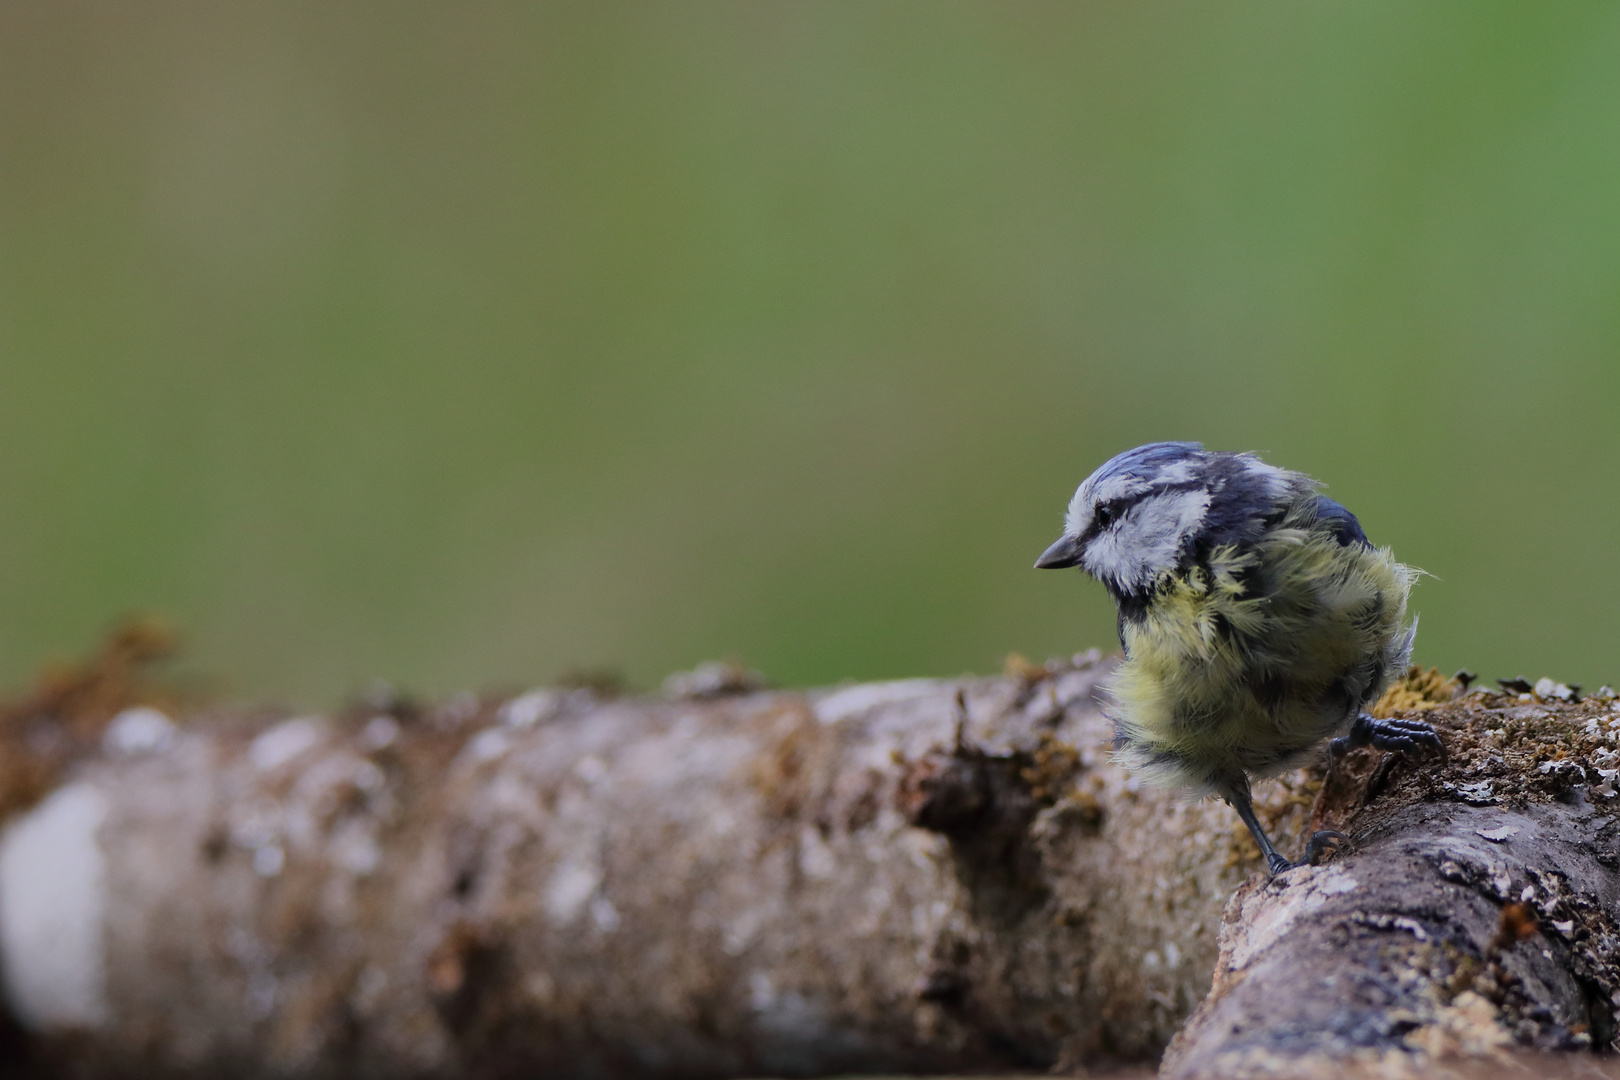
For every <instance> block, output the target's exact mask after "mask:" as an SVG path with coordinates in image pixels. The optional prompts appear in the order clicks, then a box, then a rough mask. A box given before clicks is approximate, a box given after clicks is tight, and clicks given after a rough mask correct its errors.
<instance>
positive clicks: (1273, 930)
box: [1230, 866, 1360, 971]
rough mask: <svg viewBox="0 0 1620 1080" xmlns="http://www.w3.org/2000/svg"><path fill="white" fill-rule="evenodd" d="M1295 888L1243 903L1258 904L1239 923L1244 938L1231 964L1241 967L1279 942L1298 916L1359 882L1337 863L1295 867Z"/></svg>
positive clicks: (1235, 967)
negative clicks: (1308, 868) (1297, 869)
mask: <svg viewBox="0 0 1620 1080" xmlns="http://www.w3.org/2000/svg"><path fill="white" fill-rule="evenodd" d="M1295 873H1296V875H1297V876H1296V879H1295V884H1294V886H1293V887H1292V888H1290V889H1288V890H1287V891H1286V892H1284V893H1282V894H1280V895H1278V894H1275V893H1256V894H1255V895H1254V896H1252V897H1251V898H1250V899H1249V900H1248V902H1247V903H1246V904H1245V905H1244V906H1245V908H1250V907H1254V908H1258V910H1257V911H1255V913H1254V914H1253V915H1252V916H1250V917H1248V918H1246V919H1243V920H1239V921H1238V923H1237V924H1235V925H1237V926H1240V927H1241V928H1242V936H1241V938H1240V939H1239V940H1238V941H1237V942H1236V943H1235V944H1234V945H1233V947H1232V954H1231V962H1230V963H1231V967H1232V969H1233V970H1234V971H1241V970H1242V969H1244V968H1246V967H1248V966H1249V964H1250V963H1252V962H1253V961H1254V959H1255V958H1256V957H1258V956H1259V955H1260V954H1261V953H1263V952H1265V951H1266V950H1267V949H1269V948H1270V947H1271V946H1272V945H1274V944H1276V943H1277V941H1279V940H1280V939H1281V938H1282V937H1283V935H1285V934H1287V933H1288V931H1289V930H1290V929H1292V928H1293V926H1294V924H1295V923H1297V922H1299V920H1301V919H1303V918H1306V917H1307V916H1309V915H1312V914H1314V913H1315V912H1316V911H1319V910H1320V909H1321V908H1322V906H1323V905H1324V904H1326V903H1327V902H1328V897H1330V896H1337V895H1341V894H1343V893H1347V892H1351V891H1353V890H1355V889H1357V888H1359V887H1360V882H1358V881H1357V880H1356V879H1355V878H1353V877H1351V876H1350V875H1349V874H1348V873H1346V872H1345V871H1344V870H1343V869H1341V868H1339V867H1337V866H1327V867H1319V868H1315V869H1310V870H1306V869H1304V868H1302V870H1301V871H1295Z"/></svg>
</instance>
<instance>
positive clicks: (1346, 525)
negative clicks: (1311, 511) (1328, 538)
mask: <svg viewBox="0 0 1620 1080" xmlns="http://www.w3.org/2000/svg"><path fill="white" fill-rule="evenodd" d="M1316 520H1318V521H1320V522H1322V523H1323V524H1325V525H1326V526H1327V527H1328V529H1329V531H1331V532H1332V533H1333V537H1334V539H1336V540H1338V541H1339V543H1340V544H1341V545H1342V546H1344V547H1349V546H1351V545H1352V544H1360V545H1361V546H1362V547H1372V541H1370V540H1368V539H1367V534H1366V533H1365V532H1363V531H1362V529H1361V522H1359V521H1357V520H1356V515H1354V514H1352V513H1351V512H1350V511H1348V510H1346V509H1345V508H1344V507H1342V506H1340V505H1339V504H1338V503H1336V502H1334V501H1333V500H1332V499H1330V498H1328V497H1327V496H1326V495H1318V496H1317V497H1316Z"/></svg>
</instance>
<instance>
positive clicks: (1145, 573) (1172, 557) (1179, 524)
mask: <svg viewBox="0 0 1620 1080" xmlns="http://www.w3.org/2000/svg"><path fill="white" fill-rule="evenodd" d="M1289 487H1290V474H1289V473H1287V472H1285V471H1284V470H1282V469H1277V468H1273V467H1272V466H1270V465H1267V464H1265V463H1264V462H1262V461H1260V460H1259V459H1258V458H1256V457H1253V456H1252V455H1249V454H1227V453H1215V452H1211V451H1207V450H1205V449H1204V448H1203V446H1201V445H1200V444H1198V443H1191V442H1161V443H1148V444H1147V445H1146V446H1138V447H1137V448H1136V449H1134V450H1127V451H1125V452H1124V453H1123V454H1119V455H1118V456H1116V457H1114V458H1111V459H1110V460H1109V461H1108V462H1107V463H1105V464H1104V465H1103V466H1102V467H1101V468H1100V469H1098V470H1097V471H1096V472H1094V473H1092V474H1091V475H1090V476H1088V477H1086V480H1085V483H1083V484H1081V485H1080V488H1079V490H1077V491H1076V492H1075V493H1074V498H1073V499H1071V500H1070V501H1069V511H1068V514H1067V516H1066V517H1065V518H1064V523H1063V524H1064V527H1063V535H1062V536H1060V537H1059V538H1058V540H1057V542H1056V543H1054V544H1053V545H1052V546H1051V547H1049V548H1047V549H1046V551H1045V552H1043V553H1042V554H1041V557H1040V558H1039V559H1038V560H1036V562H1035V566H1036V567H1037V568H1038V569H1042V570H1051V569H1060V568H1063V567H1068V566H1078V567H1080V568H1081V569H1082V570H1084V571H1086V573H1088V574H1090V575H1091V576H1092V577H1094V578H1096V579H1097V580H1099V581H1101V582H1102V583H1103V584H1104V585H1106V586H1107V587H1108V590H1109V592H1111V593H1113V594H1114V596H1115V597H1116V598H1118V597H1122V596H1140V595H1142V594H1143V593H1145V592H1146V591H1148V590H1149V589H1151V588H1152V586H1153V584H1154V582H1155V581H1157V580H1158V579H1159V578H1160V576H1161V575H1163V574H1165V573H1167V572H1169V571H1172V570H1175V569H1176V568H1177V567H1179V566H1181V565H1183V564H1184V562H1185V560H1186V559H1187V557H1188V555H1189V554H1190V553H1191V552H1192V550H1193V548H1194V546H1195V544H1196V543H1197V541H1198V540H1199V539H1200V538H1201V537H1208V536H1210V535H1212V534H1213V533H1216V532H1226V531H1228V530H1229V529H1230V528H1231V527H1232V526H1233V525H1235V524H1237V521H1238V519H1239V518H1241V519H1243V520H1244V521H1248V520H1252V512H1253V510H1254V509H1258V508H1259V507H1261V506H1270V505H1271V504H1272V503H1274V501H1275V500H1276V499H1277V498H1278V497H1279V496H1280V495H1282V494H1283V493H1284V492H1285V491H1286V490H1287V489H1288V488H1289ZM1234 511H1241V513H1234Z"/></svg>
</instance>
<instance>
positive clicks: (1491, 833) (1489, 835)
mask: <svg viewBox="0 0 1620 1080" xmlns="http://www.w3.org/2000/svg"><path fill="white" fill-rule="evenodd" d="M1518 831H1519V829H1518V826H1516V825H1499V826H1497V827H1496V828H1494V829H1475V830H1474V832H1475V833H1476V834H1478V835H1480V836H1483V837H1484V838H1485V839H1487V840H1489V841H1490V842H1491V843H1493V844H1500V843H1504V842H1505V841H1506V840H1507V838H1508V837H1510V836H1512V835H1513V834H1514V833H1516V832H1518Z"/></svg>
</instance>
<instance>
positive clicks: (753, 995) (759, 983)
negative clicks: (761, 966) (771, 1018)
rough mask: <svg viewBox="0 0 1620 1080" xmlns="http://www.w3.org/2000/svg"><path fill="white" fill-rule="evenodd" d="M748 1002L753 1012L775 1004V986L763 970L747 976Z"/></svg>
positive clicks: (762, 1010)
mask: <svg viewBox="0 0 1620 1080" xmlns="http://www.w3.org/2000/svg"><path fill="white" fill-rule="evenodd" d="M748 1004H749V1006H750V1007H751V1008H752V1009H753V1010H754V1011H755V1012H764V1011H766V1010H767V1009H769V1008H771V1006H773V1005H775V1004H776V987H774V986H772V985H771V977H770V976H769V975H767V974H765V973H764V972H763V971H756V972H754V973H753V974H751V975H749V976H748Z"/></svg>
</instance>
